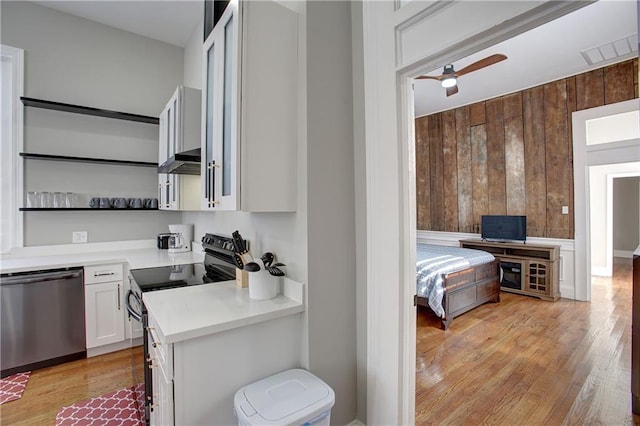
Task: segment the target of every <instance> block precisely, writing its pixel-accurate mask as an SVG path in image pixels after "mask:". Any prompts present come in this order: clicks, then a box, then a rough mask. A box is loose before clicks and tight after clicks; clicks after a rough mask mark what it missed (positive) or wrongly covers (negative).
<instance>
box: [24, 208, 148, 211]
mask: <svg viewBox="0 0 640 426" xmlns="http://www.w3.org/2000/svg"><path fill="white" fill-rule="evenodd" d="M19 210H20V211H21V212H50V211H65V212H68V211H88V210H92V211H99V212H131V211H135V212H151V211H159V210H158V209H157V208H156V209H128V208H127V209H116V208H108V209H99V208H95V207H20V209H19Z"/></svg>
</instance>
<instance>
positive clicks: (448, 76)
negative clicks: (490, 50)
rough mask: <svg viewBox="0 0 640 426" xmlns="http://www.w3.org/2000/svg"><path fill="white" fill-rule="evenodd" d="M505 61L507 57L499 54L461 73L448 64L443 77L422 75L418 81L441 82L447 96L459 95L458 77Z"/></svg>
mask: <svg viewBox="0 0 640 426" xmlns="http://www.w3.org/2000/svg"><path fill="white" fill-rule="evenodd" d="M505 59H507V57H506V56H505V55H502V54H499V53H497V54H495V55H491V56H487V57H486V58H484V59H480V60H479V61H476V62H474V63H472V64H470V65H467V66H466V67H464V68H462V69H461V70H460V71H456V70H454V69H453V64H447V65H445V66H444V71H443V72H442V75H421V76H420V77H416V79H417V80H423V79H431V80H438V81H440V84H441V85H442V87H444V88H445V89H447V96H451V95H455V94H456V93H458V84H457V79H458V77H460V76H462V75H465V74H469V73H470V72H473V71H478V70H479V69H482V68H484V67H488V66H490V65H493V64H497V63H498V62H500V61H504V60H505Z"/></svg>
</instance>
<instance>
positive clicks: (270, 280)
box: [249, 269, 280, 300]
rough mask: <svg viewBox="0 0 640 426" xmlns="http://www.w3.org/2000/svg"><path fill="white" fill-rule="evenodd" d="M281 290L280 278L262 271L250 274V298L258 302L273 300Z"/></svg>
mask: <svg viewBox="0 0 640 426" xmlns="http://www.w3.org/2000/svg"><path fill="white" fill-rule="evenodd" d="M279 290H280V277H274V276H273V275H271V274H270V273H269V272H268V271H266V270H264V269H261V270H259V271H256V272H250V273H249V297H250V298H251V299H257V300H267V299H273V298H274V297H276V296H277V295H278V291H279Z"/></svg>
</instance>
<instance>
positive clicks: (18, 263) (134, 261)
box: [0, 244, 204, 274]
mask: <svg viewBox="0 0 640 426" xmlns="http://www.w3.org/2000/svg"><path fill="white" fill-rule="evenodd" d="M49 247H52V248H51V249H50V250H49V251H48V252H47V253H56V254H43V253H44V252H43V251H42V250H40V251H37V252H34V253H35V254H29V253H28V252H27V253H20V254H18V255H8V256H2V257H1V258H0V271H1V272H2V273H3V274H6V273H11V272H25V271H37V270H43V269H55V268H68V267H74V266H90V265H101V264H108V263H128V264H129V268H130V269H138V268H152V267H155V266H167V265H179V264H183V263H198V262H202V261H203V259H204V253H203V252H202V248H201V247H200V246H199V245H197V244H194V245H193V249H194V250H192V251H190V252H185V253H169V252H168V251H167V250H158V249H157V248H155V247H154V246H151V247H145V248H138V247H136V246H135V245H134V246H133V247H134V248H131V247H129V248H127V246H126V244H123V247H124V248H123V249H120V250H118V249H116V248H115V247H113V245H109V246H106V247H105V248H104V249H103V250H97V251H96V250H93V251H86V252H77V251H76V252H66V253H65V249H64V247H60V248H57V247H56V246H49ZM79 248H81V247H79Z"/></svg>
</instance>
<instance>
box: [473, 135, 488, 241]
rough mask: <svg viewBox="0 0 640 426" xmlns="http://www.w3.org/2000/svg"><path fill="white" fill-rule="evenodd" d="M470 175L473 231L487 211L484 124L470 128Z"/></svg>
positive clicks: (478, 226) (477, 229) (475, 230)
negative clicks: (471, 177)
mask: <svg viewBox="0 0 640 426" xmlns="http://www.w3.org/2000/svg"><path fill="white" fill-rule="evenodd" d="M471 175H472V176H473V232H479V231H480V216H482V215H485V214H488V213H489V191H488V185H487V131H486V128H485V125H484V124H481V125H479V126H474V127H472V128H471Z"/></svg>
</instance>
